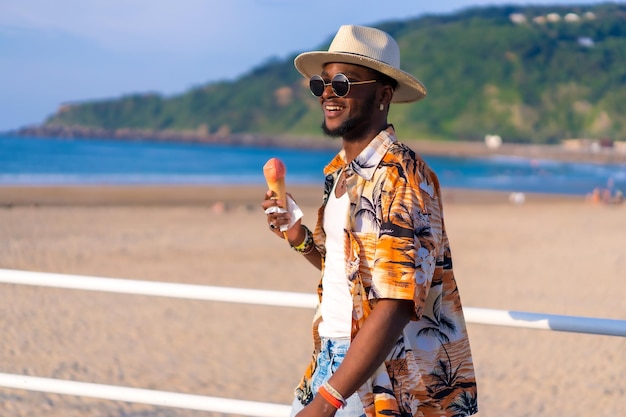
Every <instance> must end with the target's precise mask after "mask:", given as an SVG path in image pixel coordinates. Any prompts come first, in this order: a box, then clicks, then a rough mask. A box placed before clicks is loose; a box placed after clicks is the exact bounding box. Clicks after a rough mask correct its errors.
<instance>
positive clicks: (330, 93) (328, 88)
mask: <svg viewBox="0 0 626 417" xmlns="http://www.w3.org/2000/svg"><path fill="white" fill-rule="evenodd" d="M330 97H337V95H336V94H335V90H333V87H332V85H331V84H330V83H328V84H326V85H325V86H324V92H323V93H322V96H321V97H320V98H323V99H326V98H330Z"/></svg>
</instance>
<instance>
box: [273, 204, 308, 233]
mask: <svg viewBox="0 0 626 417" xmlns="http://www.w3.org/2000/svg"><path fill="white" fill-rule="evenodd" d="M287 212H289V214H291V221H290V222H289V224H285V225H282V226H280V231H281V232H286V231H287V230H289V229H291V227H292V226H293V225H294V224H296V222H297V221H298V220H300V219H301V218H302V216H304V213H302V210H301V209H300V207H298V205H297V204H296V202H295V201H293V198H291V197H290V196H287V210H285V209H284V208H282V207H278V206H272V207H268V209H267V210H265V214H271V213H287Z"/></svg>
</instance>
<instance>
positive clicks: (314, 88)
mask: <svg viewBox="0 0 626 417" xmlns="http://www.w3.org/2000/svg"><path fill="white" fill-rule="evenodd" d="M309 88H310V89H311V93H313V95H314V96H315V97H321V96H322V94H324V88H325V85H324V80H323V79H322V77H320V76H319V75H314V76H312V77H311V79H310V80H309Z"/></svg>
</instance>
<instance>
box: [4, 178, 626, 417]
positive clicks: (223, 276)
mask: <svg viewBox="0 0 626 417" xmlns="http://www.w3.org/2000/svg"><path fill="white" fill-rule="evenodd" d="M290 191H291V192H292V193H293V194H294V196H295V197H296V199H297V200H298V202H299V203H300V204H301V205H302V206H303V209H304V211H305V220H306V223H307V224H309V225H311V226H312V225H313V223H314V218H315V216H314V213H315V211H316V205H317V203H318V201H319V191H320V190H319V189H317V188H316V187H297V188H296V187H292V188H291V189H290ZM444 191H445V193H444V203H445V218H446V222H447V227H448V232H449V235H450V239H451V244H452V250H453V257H454V262H455V269H456V273H457V277H458V282H459V287H460V291H461V296H462V300H463V303H464V305H465V306H468V307H470V306H471V307H484V308H494V309H507V310H519V311H530V312H539V313H551V314H565V315H579V316H589V317H603V318H613V319H621V320H626V306H625V303H624V300H625V299H626V285H624V276H625V275H626V250H624V247H625V243H626V220H625V219H626V205H615V206H612V205H601V204H591V203H590V202H586V201H584V199H582V198H578V197H568V198H566V197H559V196H538V195H529V196H527V199H526V202H525V203H524V204H522V205H514V204H511V203H510V202H509V200H508V195H506V194H501V193H485V192H467V191H460V190H444ZM263 193H264V188H263V187H236V188H235V189H232V188H227V187H186V188H176V187H171V188H161V187H139V188H138V187H130V188H125V187H100V188H90V187H67V188H36V187H26V188H11V187H3V188H0V236H1V237H2V238H1V239H0V268H6V269H19V270H28V271H42V272H56V273H67V274H83V275H94V276H102V277H116V278H128V279H143V280H155V281H168V282H180V283H193V284H207V285H222V286H232V287H244V288H259V289H272V290H284V291H295V292H311V293H312V292H314V291H315V286H316V284H317V279H318V273H317V271H315V270H314V269H313V267H311V266H310V265H308V264H307V263H306V262H305V261H304V260H303V259H302V258H301V257H300V256H299V255H298V254H297V253H295V252H294V251H292V250H290V249H289V248H288V247H286V245H285V242H284V241H281V240H280V239H278V238H276V237H274V236H273V235H271V234H270V233H269V232H268V230H267V226H266V223H265V219H264V215H263V213H262V212H261V210H260V206H259V204H260V198H262V195H263ZM0 285H1V287H2V291H1V292H0V331H1V334H2V344H1V347H0V372H4V373H16V374H26V375H33V376H41V377H48V378H60V379H70V380H77V381H84V382H94V383H100V384H112V385H121V386H129V387H138V388H148V389H155V390H163V391H173V392H183V393H192V394H200V395H209V396H218V397H227V398H239V399H246V400H254V401H262V402H272V403H279V404H288V403H290V402H291V399H292V390H293V387H294V386H295V385H296V383H297V382H298V379H299V377H300V374H301V372H302V371H303V370H304V367H305V365H306V363H307V361H308V358H309V353H310V320H311V316H312V311H309V310H307V309H297V308H279V307H267V306H265V307H264V306H254V305H241V304H226V303H218V302H206V301H191V300H179V299H169V298H162V297H148V296H138V295H122V294H112V293H103V292H88V291H80V290H62V289H53V288H44V287H34V286H23V285H9V284H0ZM469 332H470V339H471V343H472V349H473V353H474V359H475V364H476V369H477V372H478V383H479V402H480V410H481V411H480V413H479V414H478V415H479V416H481V417H496V416H498V417H500V416H508V417H524V416H550V417H554V416H568V417H577V416H581V417H582V416H588V415H594V416H607V417H608V416H617V415H623V412H624V411H623V410H624V403H625V400H626V380H625V379H624V375H625V374H626V338H620V337H614V336H598V335H585V334H575V333H564V332H551V331H544V330H531V329H519V328H508V327H500V326H488V325H479V324H469ZM44 415H45V416H52V417H57V416H59V417H60V416H63V417H73V416H81V417H84V416H86V417H92V416H94V417H95V416H98V417H101V416H107V417H109V416H110V417H113V416H115V417H121V416H125V417H139V416H142V417H148V416H150V417H156V416H159V417H161V416H182V417H190V416H209V415H214V414H213V413H207V412H199V411H189V410H183V409H178V408H167V407H154V406H148V405H140V404H128V403H122V402H112V401H104V400H96V399H89V398H84V397H74V396H69V395H56V394H43V393H34V392H28V391H23V390H15V389H5V388H0V416H3V417H4V416H11V417H18V416H20V417H21V416H24V417H25V416H29V417H31V416H44Z"/></svg>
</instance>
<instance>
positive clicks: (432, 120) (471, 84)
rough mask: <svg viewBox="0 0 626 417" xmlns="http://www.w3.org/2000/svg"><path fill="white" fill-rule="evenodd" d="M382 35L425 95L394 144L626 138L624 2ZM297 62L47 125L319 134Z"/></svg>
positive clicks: (403, 113)
mask: <svg viewBox="0 0 626 417" xmlns="http://www.w3.org/2000/svg"><path fill="white" fill-rule="evenodd" d="M378 27H379V28H380V29H382V30H385V31H386V32H388V33H390V34H391V35H392V36H393V37H394V38H396V40H397V41H398V43H399V45H400V48H401V54H402V68H403V69H404V70H405V71H408V72H410V73H412V74H414V75H416V76H417V77H418V78H419V79H420V80H421V81H422V82H424V84H425V85H426V87H427V88H428V91H429V95H428V97H427V98H426V99H425V100H423V101H421V102H418V103H416V104H410V105H392V106H391V115H390V121H392V122H393V123H394V125H395V126H396V128H397V130H398V131H399V133H400V134H401V135H402V137H405V138H407V139H421V138H429V139H442V140H469V141H476V140H482V139H483V138H484V136H485V135H486V134H498V135H500V136H502V137H503V138H504V139H505V140H506V141H509V142H520V143H525V142H530V143H556V142H558V141H560V140H561V139H565V138H572V137H577V138H582V137H586V138H611V139H617V140H625V139H626V5H623V4H613V3H607V4H603V5H595V6H581V5H576V6H554V7H545V6H542V7H539V6H506V7H481V8H473V9H468V10H465V11H462V12H459V13H456V14H451V15H432V16H423V17H420V18H417V19H412V20H405V21H392V22H384V23H381V24H380V25H378ZM330 40H331V39H330V38H329V39H328V41H327V42H326V43H324V44H321V45H320V46H319V49H320V50H323V49H326V48H327V47H328V44H329V42H330ZM293 58H294V56H291V57H288V58H286V59H284V60H277V59H275V60H272V61H270V62H266V63H264V64H263V65H260V66H258V67H256V68H254V69H253V70H251V71H250V72H249V73H247V74H245V75H244V76H242V77H240V78H239V79H237V80H234V81H229V82H218V83H209V84H206V85H203V86H200V87H198V88H193V89H191V90H189V91H186V92H184V93H182V94H179V95H175V96H171V97H164V96H161V95H158V94H136V95H129V96H124V97H120V98H114V99H108V100H101V101H92V102H83V103H72V104H66V105H63V106H61V108H60V109H59V110H58V111H57V112H56V113H55V114H53V115H52V116H51V117H49V118H48V119H47V120H46V121H45V123H44V126H43V127H44V128H46V127H47V128H70V129H71V128H83V129H84V128H94V129H108V130H124V129H137V130H144V131H163V130H167V131H180V132H196V133H198V134H201V135H216V134H217V135H228V134H244V133H252V134H260V135H289V136H309V137H310V136H320V135H321V132H320V129H319V125H320V123H321V117H322V116H321V112H320V109H319V104H318V102H317V99H315V98H314V97H312V96H311V94H310V93H309V91H308V87H307V83H308V81H307V80H304V79H303V78H302V77H301V76H300V75H299V74H298V72H297V71H296V70H295V68H294V67H293Z"/></svg>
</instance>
